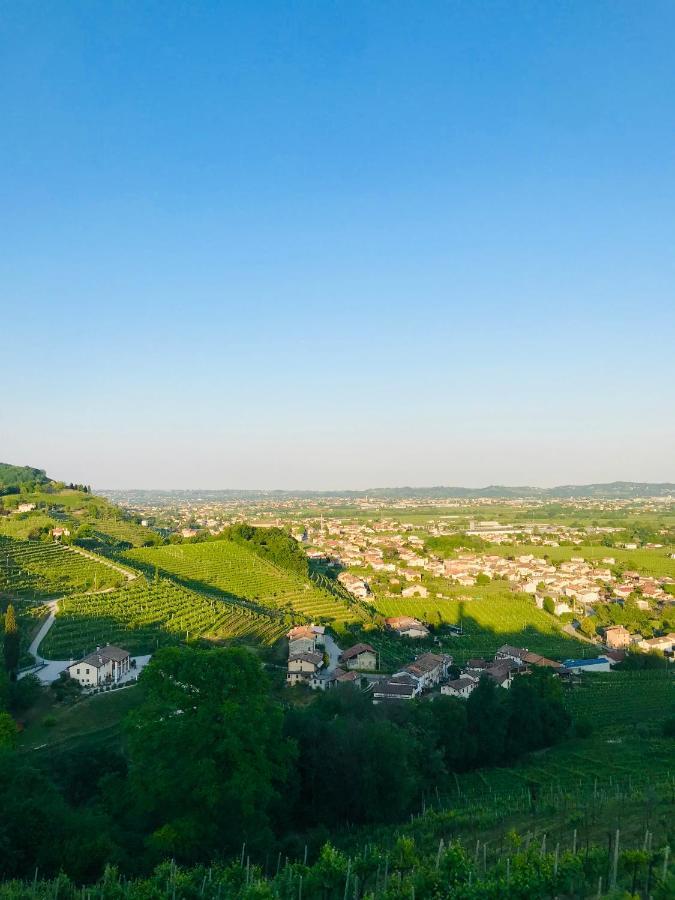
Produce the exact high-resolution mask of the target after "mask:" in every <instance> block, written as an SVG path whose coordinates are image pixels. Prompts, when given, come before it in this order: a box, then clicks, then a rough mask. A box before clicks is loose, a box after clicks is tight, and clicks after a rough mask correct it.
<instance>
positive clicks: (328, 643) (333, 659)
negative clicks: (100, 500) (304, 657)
mask: <svg viewBox="0 0 675 900" xmlns="http://www.w3.org/2000/svg"><path fill="white" fill-rule="evenodd" d="M324 646H325V650H326V653H327V654H328V665H327V666H326V668H325V669H324V670H323V671H324V672H325V673H326V674H329V673H331V672H333V671H334V670H335V669H337V667H338V665H339V658H340V654H341V653H342V650H341V649H340V648H339V647H338V645H337V644H336V643H335V641H334V640H333V638H332V637H331V635H330V634H326V635H324Z"/></svg>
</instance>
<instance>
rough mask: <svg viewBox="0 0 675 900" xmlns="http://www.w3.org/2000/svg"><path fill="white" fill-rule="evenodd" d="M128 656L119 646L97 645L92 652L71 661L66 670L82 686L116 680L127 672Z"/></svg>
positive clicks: (93, 685) (94, 685) (91, 685)
mask: <svg viewBox="0 0 675 900" xmlns="http://www.w3.org/2000/svg"><path fill="white" fill-rule="evenodd" d="M129 666H130V657H129V653H128V652H127V651H126V650H122V649H121V648H120V647H112V646H110V645H108V646H106V647H97V648H96V650H95V651H94V652H93V653H90V654H89V655H88V656H85V657H84V658H83V659H80V660H78V661H77V662H74V663H72V665H70V666H68V668H67V669H66V671H67V672H68V675H69V676H70V677H71V678H72V679H73V680H74V681H77V682H79V683H80V684H81V685H82V687H97V686H98V685H100V684H109V683H111V682H118V681H119V680H120V679H121V678H122V677H123V676H124V675H126V674H127V673H128V672H129Z"/></svg>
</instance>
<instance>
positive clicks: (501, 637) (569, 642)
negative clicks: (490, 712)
mask: <svg viewBox="0 0 675 900" xmlns="http://www.w3.org/2000/svg"><path fill="white" fill-rule="evenodd" d="M459 591H460V592H461V596H458V597H453V598H452V599H440V598H432V597H427V598H419V597H405V598H402V597H386V598H385V597H378V598H377V599H376V600H375V604H376V606H377V609H378V611H379V612H380V613H382V615H383V616H403V615H406V616H415V617H416V618H419V619H422V620H423V621H426V622H429V623H431V624H432V625H438V624H449V625H461V626H462V628H463V630H464V633H463V634H462V635H461V636H458V637H456V638H451V639H448V640H447V641H446V642H445V644H446V648H447V649H448V650H449V652H450V653H452V655H453V656H454V657H455V660H456V661H458V662H459V663H463V662H465V661H466V660H467V659H469V658H470V657H490V656H492V655H494V652H495V650H497V649H498V648H499V647H500V646H501V645H502V644H507V643H508V644H516V645H517V646H519V647H527V648H528V649H530V650H532V651H533V652H535V653H541V654H542V655H544V656H549V657H552V658H554V659H564V658H568V657H570V656H577V655H578V656H583V655H586V656H589V655H595V649H594V648H592V647H590V645H588V644H585V643H582V642H580V641H577V640H575V639H574V638H572V637H568V636H567V635H566V634H565V633H564V632H563V631H562V630H561V629H560V626H559V625H558V623H557V622H556V620H555V619H554V618H553V617H552V616H549V615H548V614H547V613H545V612H543V611H542V610H540V609H538V608H537V607H536V606H535V604H534V601H533V600H532V598H531V597H530V596H529V595H528V594H519V593H515V592H513V591H510V590H509V589H508V587H506V588H505V587H504V586H503V585H502V584H499V583H497V584H490V585H486V586H485V587H480V588H462V589H459Z"/></svg>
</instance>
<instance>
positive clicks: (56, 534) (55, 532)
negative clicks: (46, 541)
mask: <svg viewBox="0 0 675 900" xmlns="http://www.w3.org/2000/svg"><path fill="white" fill-rule="evenodd" d="M69 535H70V529H69V528H52V537H53V538H54V540H56V539H57V538H60V537H68V536H69Z"/></svg>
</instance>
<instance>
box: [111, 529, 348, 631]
mask: <svg viewBox="0 0 675 900" xmlns="http://www.w3.org/2000/svg"><path fill="white" fill-rule="evenodd" d="M124 558H126V559H128V560H130V561H131V562H133V563H135V564H141V565H144V566H145V567H146V571H148V572H149V573H151V572H153V571H154V568H155V566H157V568H158V570H159V572H160V573H162V574H164V575H166V576H168V577H171V578H174V579H179V580H180V582H181V583H182V584H183V585H184V586H185V587H188V588H191V589H192V590H197V591H201V592H205V593H207V594H210V595H211V596H221V597H222V598H223V599H228V598H230V599H232V598H233V599H245V600H248V601H250V602H252V603H255V604H258V605H260V606H263V607H266V608H270V609H283V610H286V611H288V612H295V613H299V614H301V615H302V616H305V617H307V618H309V619H311V620H312V621H316V622H331V623H332V624H333V625H335V626H338V627H339V626H340V625H341V624H343V623H345V622H347V621H351V620H354V619H358V618H360V611H359V610H358V607H351V606H349V605H348V603H347V602H345V601H341V600H340V599H339V598H338V597H337V596H335V595H331V594H329V593H328V592H327V591H323V590H320V589H318V588H317V587H315V586H314V585H313V584H312V583H311V582H310V581H309V580H306V581H303V580H302V579H301V578H300V577H298V576H296V575H293V574H291V573H289V572H287V571H284V570H283V569H279V568H277V567H276V566H274V565H272V564H271V563H269V562H267V561H265V560H262V559H260V557H258V556H256V555H255V554H254V553H251V552H250V551H249V550H248V549H247V548H245V547H242V546H241V545H240V544H237V543H235V542H234V541H227V540H222V541H209V542H206V543H203V544H182V545H173V546H165V547H157V548H139V549H136V550H129V551H127V552H126V553H125V554H124Z"/></svg>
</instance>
